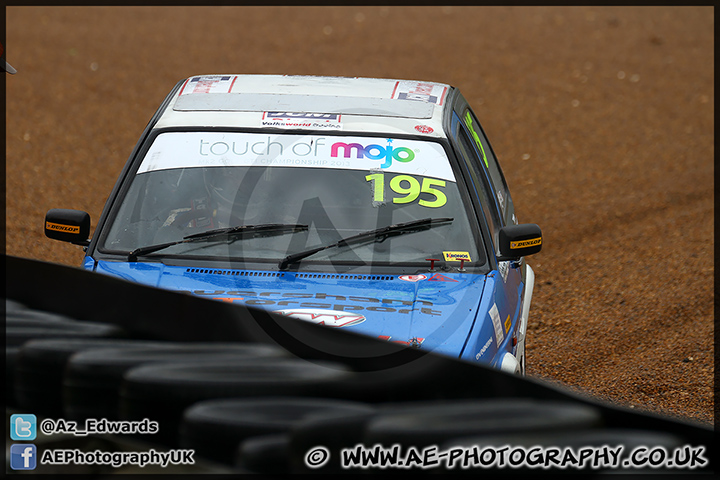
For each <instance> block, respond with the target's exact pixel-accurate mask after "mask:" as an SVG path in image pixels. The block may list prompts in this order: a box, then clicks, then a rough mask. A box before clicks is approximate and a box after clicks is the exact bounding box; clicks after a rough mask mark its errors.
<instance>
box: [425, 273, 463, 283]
mask: <svg viewBox="0 0 720 480" xmlns="http://www.w3.org/2000/svg"><path fill="white" fill-rule="evenodd" d="M428 282H457V280H455V279H454V278H450V277H446V276H445V275H443V274H442V273H436V274H435V275H433V276H432V277H430V278H429V279H428Z"/></svg>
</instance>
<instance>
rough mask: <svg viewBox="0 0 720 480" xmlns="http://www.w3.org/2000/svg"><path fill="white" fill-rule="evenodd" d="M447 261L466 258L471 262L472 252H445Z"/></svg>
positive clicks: (457, 260)
mask: <svg viewBox="0 0 720 480" xmlns="http://www.w3.org/2000/svg"><path fill="white" fill-rule="evenodd" d="M443 256H444V257H445V261H446V262H459V261H460V260H465V261H466V262H470V261H471V260H470V252H443Z"/></svg>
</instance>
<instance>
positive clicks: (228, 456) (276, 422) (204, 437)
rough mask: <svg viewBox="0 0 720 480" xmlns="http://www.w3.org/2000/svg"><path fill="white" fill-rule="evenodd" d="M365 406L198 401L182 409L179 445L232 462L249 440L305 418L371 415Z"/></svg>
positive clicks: (292, 400) (293, 400) (297, 400)
mask: <svg viewBox="0 0 720 480" xmlns="http://www.w3.org/2000/svg"><path fill="white" fill-rule="evenodd" d="M374 410H375V409H374V408H372V407H370V406H369V405H364V404H361V403H357V402H350V401H345V400H333V399H326V398H307V397H260V398H244V399H227V400H209V401H204V402H199V403H196V404H195V405H193V406H192V407H190V408H188V409H187V410H185V413H184V414H183V421H182V424H181V426H180V444H181V446H182V447H183V448H190V449H193V450H195V452H196V454H197V455H199V456H202V457H205V458H208V459H212V460H216V461H218V462H222V463H226V464H231V465H232V464H233V463H235V462H236V456H237V449H238V446H239V445H240V443H242V442H243V440H246V439H248V438H250V437H255V436H262V435H269V434H279V433H287V432H289V430H290V429H291V428H292V427H293V426H295V425H297V424H298V423H300V422H302V421H303V420H305V419H308V418H313V417H315V418H317V417H323V416H339V415H353V414H357V413H367V412H372V411H374Z"/></svg>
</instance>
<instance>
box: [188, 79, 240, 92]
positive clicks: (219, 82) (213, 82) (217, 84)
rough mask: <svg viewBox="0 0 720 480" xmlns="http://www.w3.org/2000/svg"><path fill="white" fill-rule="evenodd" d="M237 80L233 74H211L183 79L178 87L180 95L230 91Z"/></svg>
mask: <svg viewBox="0 0 720 480" xmlns="http://www.w3.org/2000/svg"><path fill="white" fill-rule="evenodd" d="M235 80H237V76H235V75H224V76H222V75H213V76H207V77H193V78H189V79H188V80H186V81H185V85H183V86H182V88H181V89H180V95H189V94H192V93H230V91H231V90H232V87H233V85H234V84H235Z"/></svg>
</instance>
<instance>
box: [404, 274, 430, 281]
mask: <svg viewBox="0 0 720 480" xmlns="http://www.w3.org/2000/svg"><path fill="white" fill-rule="evenodd" d="M398 278H399V279H400V280H405V281H406V282H419V281H420V280H426V279H427V278H428V277H427V275H422V274H420V275H401V276H400V277H398Z"/></svg>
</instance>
